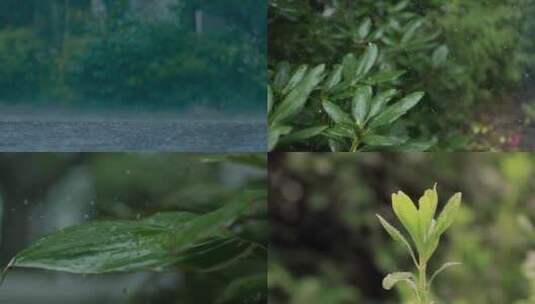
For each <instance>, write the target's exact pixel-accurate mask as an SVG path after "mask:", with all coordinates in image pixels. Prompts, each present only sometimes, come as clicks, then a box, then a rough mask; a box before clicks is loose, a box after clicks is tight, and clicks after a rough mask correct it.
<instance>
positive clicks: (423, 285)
mask: <svg viewBox="0 0 535 304" xmlns="http://www.w3.org/2000/svg"><path fill="white" fill-rule="evenodd" d="M426 272H427V263H422V262H421V263H420V265H419V266H418V286H417V288H418V293H419V294H420V296H419V297H418V300H419V301H420V302H419V304H430V302H429V290H428V287H429V286H427V273H426Z"/></svg>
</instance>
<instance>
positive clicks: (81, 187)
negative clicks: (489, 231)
mask: <svg viewBox="0 0 535 304" xmlns="http://www.w3.org/2000/svg"><path fill="white" fill-rule="evenodd" d="M265 168H266V156H265V155H261V154H258V155H256V154H242V155H239V156H233V155H215V156H213V155H209V154H152V153H150V154H127V153H115V154H114V153H81V154H78V153H72V154H70V153H66V154H61V153H60V154H54V153H36V154H32V153H29V154H28V153H20V154H19V153H14V154H5V153H4V154H0V172H1V173H0V222H1V225H0V264H1V265H4V266H5V265H7V263H8V262H9V260H10V259H11V258H12V257H13V256H15V255H16V254H17V253H18V252H20V251H21V250H22V249H24V248H27V247H28V246H30V245H31V244H34V243H35V241H36V240H38V239H39V238H41V237H42V236H44V235H46V234H49V233H53V232H57V231H58V230H60V229H62V228H65V227H70V226H73V225H77V224H80V223H84V222H87V221H90V220H101V219H130V220H135V219H142V218H145V217H147V216H150V215H153V214H155V213H157V212H163V211H190V212H194V213H198V214H205V213H207V212H210V211H212V210H215V209H217V208H220V207H221V206H223V205H224V204H226V203H227V202H228V201H229V200H231V199H233V198H235V196H236V195H237V194H240V193H243V192H244V191H247V190H257V191H263V192H265V189H266V175H267V174H266V170H265ZM259 206H261V207H259V208H260V210H257V211H258V212H257V213H255V214H256V216H250V215H248V217H247V218H240V219H239V221H237V222H236V223H235V224H234V225H235V227H234V228H233V229H236V230H235V231H236V233H237V234H238V235H240V237H242V238H244V239H247V240H254V241H255V242H258V243H259V244H262V246H264V247H267V237H268V235H267V226H268V222H267V210H266V207H265V206H266V205H265V204H260V205H259ZM266 259H267V257H266V254H265V252H264V254H263V255H262V254H260V253H258V254H253V255H250V256H248V257H247V258H245V259H242V260H240V261H239V263H234V264H232V263H229V265H228V266H227V267H224V268H221V269H220V270H218V271H214V272H207V273H202V272H197V273H196V272H183V271H180V270H177V269H170V271H167V272H164V273H145V272H140V273H129V274H101V275H88V276H82V275H69V274H66V273H61V272H52V271H41V270H36V269H13V270H11V271H10V274H9V276H8V278H7V279H6V282H5V284H4V285H3V286H1V287H0V302H1V303H35V302H39V303H58V302H61V303H216V301H219V302H217V303H221V304H223V303H228V302H223V299H222V293H223V292H224V290H225V287H227V286H228V285H229V283H231V282H232V281H234V280H236V279H238V278H242V277H247V276H248V275H253V274H258V273H264V274H265V273H266ZM264 286H265V285H264ZM264 289H265V288H264ZM241 292H243V293H245V294H246V293H247V292H248V290H245V291H241ZM265 296H266V295H265V290H264V292H260V293H259V294H256V292H255V295H254V297H253V298H252V300H249V301H244V303H251V304H255V303H263V302H265V301H266V299H265ZM245 298H246V297H245ZM233 303H236V301H234V302H233Z"/></svg>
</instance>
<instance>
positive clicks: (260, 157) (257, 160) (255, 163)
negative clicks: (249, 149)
mask: <svg viewBox="0 0 535 304" xmlns="http://www.w3.org/2000/svg"><path fill="white" fill-rule="evenodd" d="M202 160H203V162H206V163H218V162H230V163H235V164H240V165H244V166H250V167H256V168H257V169H260V170H266V168H267V167H266V166H267V157H266V155H265V154H263V153H241V154H228V155H216V156H210V157H204V158H203V159H202Z"/></svg>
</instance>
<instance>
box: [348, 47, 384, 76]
mask: <svg viewBox="0 0 535 304" xmlns="http://www.w3.org/2000/svg"><path fill="white" fill-rule="evenodd" d="M378 55H379V48H377V45H375V44H373V43H369V44H368V47H367V48H366V51H365V52H364V55H362V57H361V58H360V60H359V64H358V67H357V72H356V75H355V78H354V79H353V83H354V82H356V81H358V80H360V79H362V78H364V77H365V76H366V74H367V73H368V72H369V71H370V70H371V68H372V67H373V65H374V64H375V61H376V60H377V57H378Z"/></svg>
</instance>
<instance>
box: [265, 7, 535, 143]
mask: <svg viewBox="0 0 535 304" xmlns="http://www.w3.org/2000/svg"><path fill="white" fill-rule="evenodd" d="M534 11H535V2H534V1H533V0H505V1H504V0H485V1H480V0H462V1H461V0H458V1H457V0H404V1H397V0H380V1H376V0H358V1H357V0H270V1H269V17H268V24H269V33H268V40H269V68H270V69H271V70H275V68H276V66H277V64H279V63H280V62H283V61H289V62H290V63H292V64H296V65H297V64H311V65H313V64H319V63H327V64H335V63H339V62H340V61H341V58H342V57H343V56H344V55H345V54H347V53H350V52H351V53H356V54H361V53H362V52H363V50H364V48H365V47H366V46H367V44H368V43H369V42H373V43H375V44H377V45H378V46H379V51H380V54H381V55H380V58H379V67H378V68H384V67H392V68H394V69H401V70H405V71H406V72H407V74H405V76H404V77H403V79H402V80H401V81H400V82H398V83H396V85H398V86H400V88H401V89H402V90H403V91H404V92H411V91H414V90H422V91H425V92H426V93H427V95H426V98H425V100H424V101H423V102H422V103H421V104H420V105H419V106H418V107H417V110H416V111H414V110H413V111H412V112H411V113H410V114H409V116H410V119H409V122H408V123H405V124H403V125H400V126H398V128H400V129H401V128H406V129H408V130H409V134H410V135H411V137H412V138H419V137H427V138H430V139H432V138H436V139H438V141H437V144H436V146H435V149H439V150H489V149H490V150H499V149H531V148H532V147H533V146H534V145H535V143H533V140H532V138H533V134H534V133H533V130H534V128H533V124H532V121H533V120H534V118H535V115H534V113H535V111H534V110H533V109H534V106H533V100H535V98H534V96H535V94H534V89H533V88H534V83H535V81H534V79H535V77H534V76H533V75H534V74H533V72H534V68H535V60H534V52H535V43H534V42H533V39H532V37H533V35H535V32H533V31H534V28H535V27H534V24H535V23H534V22H533V18H532V16H533V12H534ZM299 119H303V120H306V119H307V116H306V115H302V117H299ZM296 150H299V151H304V150H303V149H298V148H296Z"/></svg>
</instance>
